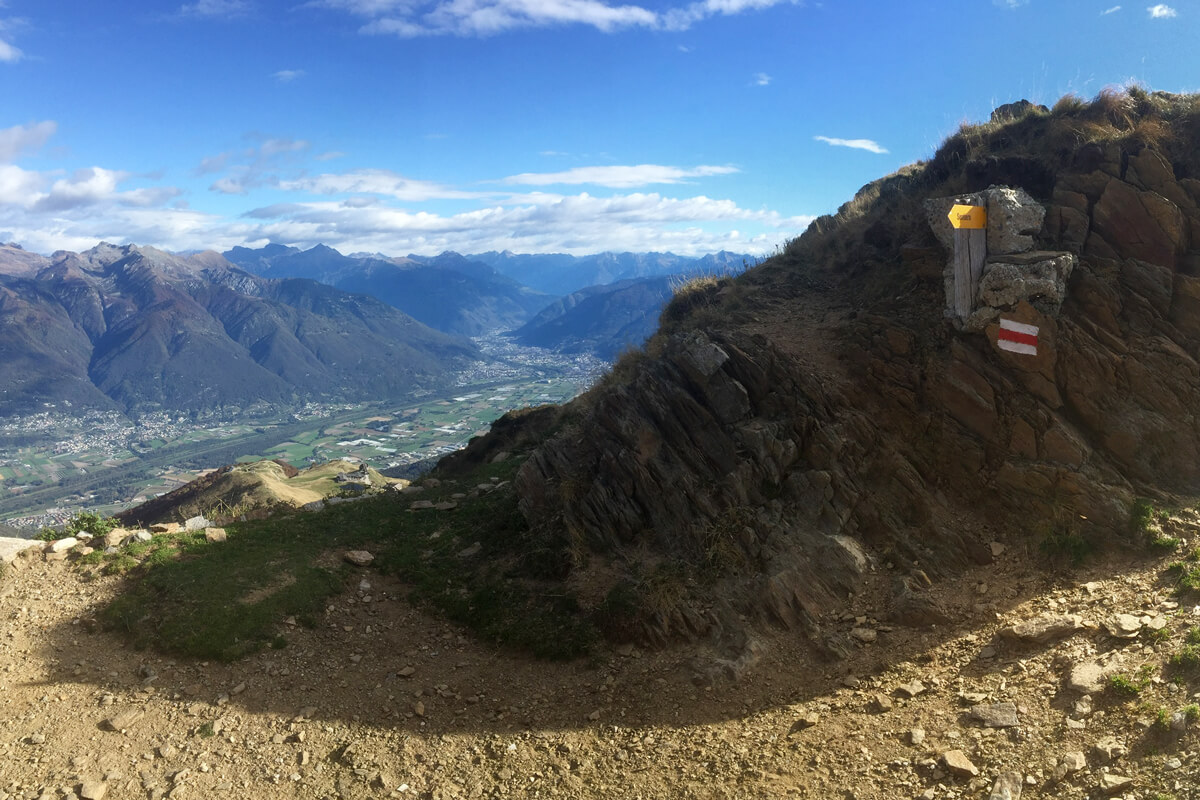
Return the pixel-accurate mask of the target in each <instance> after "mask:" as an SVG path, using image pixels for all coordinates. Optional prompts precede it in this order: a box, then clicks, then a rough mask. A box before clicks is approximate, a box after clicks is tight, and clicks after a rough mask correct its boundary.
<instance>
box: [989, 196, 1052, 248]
mask: <svg viewBox="0 0 1200 800" xmlns="http://www.w3.org/2000/svg"><path fill="white" fill-rule="evenodd" d="M983 196H984V200H985V202H986V204H987V216H988V218H987V252H988V255H989V256H992V257H994V256H998V255H1002V254H1009V253H1024V252H1027V251H1029V250H1032V249H1033V244H1034V242H1033V237H1034V236H1036V235H1037V234H1038V233H1040V232H1041V230H1042V220H1044V219H1045V217H1046V209H1045V207H1044V206H1043V205H1042V204H1041V203H1039V202H1038V201H1037V200H1034V199H1033V198H1032V197H1030V196H1029V193H1028V192H1026V191H1025V190H1024V189H1021V188H1019V187H1018V188H1015V189H1013V188H1008V187H997V186H993V187H992V188H990V189H988V190H987V191H986V192H983Z"/></svg>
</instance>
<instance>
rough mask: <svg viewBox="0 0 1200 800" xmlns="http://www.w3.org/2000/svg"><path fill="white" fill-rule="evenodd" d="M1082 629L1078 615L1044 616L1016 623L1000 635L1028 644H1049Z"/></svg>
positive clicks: (1080, 618)
mask: <svg viewBox="0 0 1200 800" xmlns="http://www.w3.org/2000/svg"><path fill="white" fill-rule="evenodd" d="M1083 629H1084V624H1083V617H1081V616H1079V615H1078V614H1061V615H1058V614H1046V615H1043V616H1040V617H1035V618H1034V619H1030V620H1025V621H1024V622H1018V623H1017V624H1016V625H1013V626H1012V627H1010V628H1005V629H1004V630H1002V631H1001V632H1000V633H1001V634H1002V635H1003V636H1006V637H1008V638H1010V639H1016V640H1018V641H1021V642H1027V643H1030V644H1049V643H1050V642H1053V641H1055V640H1056V639H1062V638H1064V637H1066V636H1070V635H1071V634H1073V633H1075V632H1077V631H1081V630H1083Z"/></svg>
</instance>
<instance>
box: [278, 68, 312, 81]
mask: <svg viewBox="0 0 1200 800" xmlns="http://www.w3.org/2000/svg"><path fill="white" fill-rule="evenodd" d="M304 75H305V72H304V70H302V69H281V70H279V72H276V73H274V74H272V75H271V77H272V78H274V79H275V80H277V81H279V82H280V83H291V82H292V81H294V80H296V79H297V78H303V77H304Z"/></svg>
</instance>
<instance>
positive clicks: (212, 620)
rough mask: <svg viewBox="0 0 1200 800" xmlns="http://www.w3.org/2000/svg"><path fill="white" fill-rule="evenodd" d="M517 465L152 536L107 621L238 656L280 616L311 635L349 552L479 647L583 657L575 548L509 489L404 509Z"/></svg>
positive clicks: (122, 557) (171, 646)
mask: <svg viewBox="0 0 1200 800" xmlns="http://www.w3.org/2000/svg"><path fill="white" fill-rule="evenodd" d="M517 466H518V463H517V459H509V460H508V461H505V462H503V463H501V464H497V465H488V466H485V467H481V468H480V469H478V470H477V471H476V472H475V473H474V474H472V475H470V476H468V477H465V478H462V479H460V480H459V481H457V482H456V483H452V482H448V481H447V482H443V483H442V485H441V486H439V487H437V488H436V489H430V490H426V491H425V492H424V493H422V494H420V495H415V496H399V495H396V494H386V495H383V496H379V497H373V498H370V499H366V500H361V501H356V502H353V503H342V504H339V505H335V506H333V507H331V508H328V509H326V510H324V511H322V512H319V513H292V514H286V515H285V514H280V515H276V516H274V517H270V518H267V519H263V520H251V521H248V522H244V523H237V524H233V525H230V526H229V527H228V528H227V531H228V534H229V538H228V541H226V542H223V543H215V544H210V543H208V542H207V541H205V539H204V536H203V535H202V534H198V533H194V534H183V535H180V536H174V537H172V536H164V537H155V538H154V539H153V540H152V541H151V542H144V543H138V544H135V545H129V546H127V547H125V548H122V551H121V553H119V554H117V555H116V556H112V557H110V558H109V560H107V561H106V562H105V566H104V569H105V570H106V571H112V572H118V571H126V570H130V569H131V562H132V564H133V565H136V569H132V571H131V573H130V579H129V585H128V587H126V588H125V589H124V590H123V591H122V593H121V594H120V595H119V597H118V598H117V599H116V600H115V601H113V602H112V603H111V604H110V605H109V606H108V607H107V608H105V609H104V610H103V611H102V613H101V617H102V619H103V621H104V622H105V623H106V624H107V625H108V626H110V627H111V628H114V629H117V630H120V631H123V632H124V633H125V634H126V635H128V637H129V638H130V639H131V640H132V642H133V643H134V644H135V645H136V646H143V647H154V648H156V649H159V650H163V651H166V652H171V653H179V654H184V655H188V656H193V657H196V658H211V659H218V660H225V661H228V660H232V659H236V658H239V657H242V656H244V655H246V654H248V653H251V652H254V651H256V650H259V649H261V648H263V647H281V646H285V645H286V640H285V639H283V638H282V637H281V636H279V634H278V627H279V625H280V624H281V623H282V621H283V620H284V619H285V618H286V617H288V616H295V617H296V618H297V620H298V621H301V623H302V624H305V625H308V626H310V627H311V626H315V625H316V624H318V621H319V620H320V619H321V617H322V616H323V614H324V610H325V607H326V605H327V604H328V601H329V599H330V598H331V597H333V596H335V595H337V594H339V593H340V592H342V591H343V589H344V588H345V586H346V584H347V581H348V580H349V576H350V575H351V574H358V573H357V572H355V571H354V570H353V569H352V568H351V567H349V566H348V565H346V564H344V563H343V562H342V559H341V556H342V554H343V553H344V552H345V551H346V550H355V549H366V550H369V551H371V552H372V553H374V554H375V562H374V564H373V565H372V569H376V568H377V569H379V570H381V571H383V572H386V573H391V574H393V575H396V576H397V577H399V578H400V579H402V580H403V581H405V582H406V583H407V584H408V585H409V586H410V587H411V588H412V591H411V593H410V599H412V600H413V601H415V602H416V603H418V604H420V605H423V606H426V607H428V608H430V609H432V610H434V611H436V612H438V613H441V614H443V615H445V616H446V617H448V618H449V619H450V620H452V621H454V622H456V623H458V624H460V625H463V626H464V627H466V628H469V629H471V630H473V631H474V632H475V633H476V634H477V635H479V636H480V637H482V638H483V639H485V640H488V641H491V642H495V643H498V644H502V645H506V646H511V647H514V648H517V649H521V650H524V651H527V652H531V653H533V654H534V655H537V656H539V657H543V658H552V659H566V658H574V657H577V656H581V655H584V654H586V653H587V652H588V651H589V648H590V647H591V645H592V644H593V642H594V641H595V639H596V629H595V628H594V626H593V625H592V623H591V622H590V620H588V619H587V617H586V616H585V615H583V614H581V613H580V610H579V606H578V603H577V602H576V600H575V598H574V597H573V596H571V595H570V594H568V593H566V592H565V591H564V590H563V588H562V582H561V579H562V578H564V577H565V576H566V575H567V573H568V572H569V570H570V567H571V561H570V552H569V543H568V542H567V541H566V539H565V537H564V536H563V535H561V534H558V533H555V532H552V531H551V532H534V531H531V530H530V529H529V528H528V526H527V525H526V524H525V522H524V519H523V517H521V515H520V514H519V513H518V511H517V506H516V497H515V495H514V494H513V492H512V491H511V488H510V487H504V488H502V489H499V490H496V491H493V492H489V493H484V494H481V495H480V496H478V497H475V498H469V497H468V498H463V499H459V500H458V507H457V508H456V509H454V510H451V511H436V510H425V511H417V512H410V511H408V507H409V505H410V503H412V502H413V500H414V499H417V498H419V499H427V500H432V501H433V502H435V503H436V502H440V501H443V500H447V499H449V497H450V495H451V494H453V493H456V492H468V491H470V489H472V488H474V487H475V486H476V485H477V484H484V483H491V482H492V481H491V478H493V477H494V478H497V479H499V480H509V479H511V478H512V476H513V474H514V473H515V471H516V468H517Z"/></svg>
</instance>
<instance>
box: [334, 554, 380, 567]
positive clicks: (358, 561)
mask: <svg viewBox="0 0 1200 800" xmlns="http://www.w3.org/2000/svg"><path fill="white" fill-rule="evenodd" d="M342 558H343V559H344V560H345V561H348V562H349V563H351V564H353V565H354V566H356V567H366V566H370V564H371V562H372V561H374V560H375V556H374V555H372V554H371V553H369V552H367V551H366V550H347V551H346V552H345V554H344V555H343V556H342Z"/></svg>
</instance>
